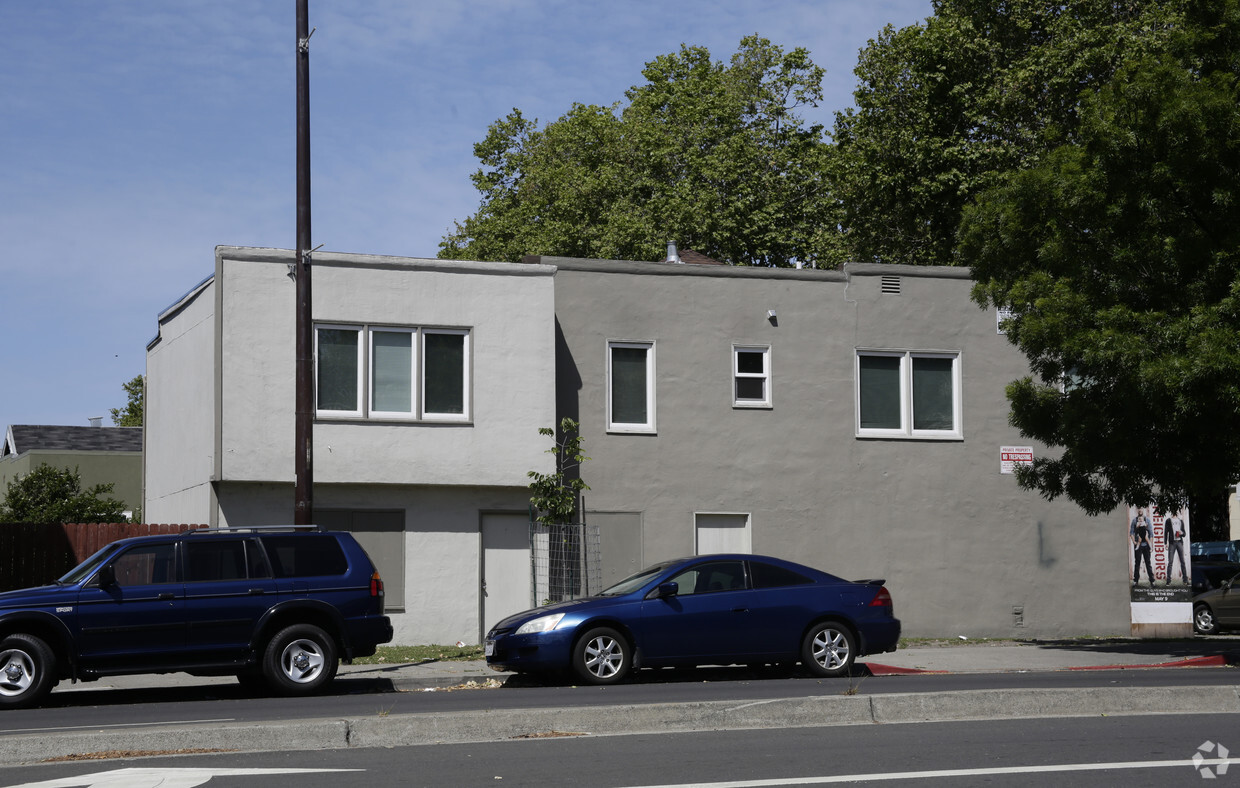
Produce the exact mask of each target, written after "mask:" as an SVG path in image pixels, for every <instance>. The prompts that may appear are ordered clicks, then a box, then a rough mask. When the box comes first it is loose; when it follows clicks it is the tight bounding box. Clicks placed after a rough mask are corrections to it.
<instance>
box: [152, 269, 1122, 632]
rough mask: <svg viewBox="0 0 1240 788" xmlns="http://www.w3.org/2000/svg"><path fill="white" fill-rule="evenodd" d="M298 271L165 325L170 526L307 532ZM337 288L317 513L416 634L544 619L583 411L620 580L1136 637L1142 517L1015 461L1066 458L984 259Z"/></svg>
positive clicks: (199, 294) (227, 274)
mask: <svg viewBox="0 0 1240 788" xmlns="http://www.w3.org/2000/svg"><path fill="white" fill-rule="evenodd" d="M292 260H293V255H292V253H291V252H288V251H281V250H260V249H240V248H233V247H220V248H218V249H217V251H216V266H215V272H214V274H213V276H212V277H210V278H209V279H208V280H206V281H205V282H203V283H202V284H201V285H199V286H198V287H197V288H195V289H194V290H193V291H191V292H190V293H189V294H187V295H186V296H185V297H184V298H182V299H181V300H179V301H178V302H177V303H176V304H174V305H173V306H172V307H170V308H169V309H168V310H166V311H165V312H164V313H162V314H161V315H160V317H159V336H158V337H157V338H156V339H155V340H153V341H152V343H151V345H150V346H149V348H148V362H147V366H148V369H147V375H148V377H147V411H146V412H147V431H148V438H147V482H146V484H147V498H146V510H147V512H148V520H150V521H152V522H155V521H184V522H203V521H206V522H211V523H213V524H218V525H221V526H223V525H256V524H266V523H286V522H288V521H289V520H290V519H291V514H292V507H293V467H294V464H293V456H292V452H293V447H294V442H293V427H294V402H295V400H294V367H295V357H294V325H295V315H294V309H295V296H294V282H293V280H292V279H291V278H290V272H289V265H288V264H289V263H291V262H292ZM313 275H314V299H313V318H314V322H315V327H316V337H317V347H316V375H317V384H316V388H317V391H316V394H317V414H316V415H317V417H316V422H315V425H314V480H315V487H314V508H315V519H316V520H317V521H318V522H320V523H322V524H324V525H329V526H332V527H341V528H348V529H350V530H353V531H354V532H356V533H358V534H359V537H360V538H361V539H362V540H363V542H364V544H365V545H366V547H367V549H368V551H369V552H370V554H371V555H372V557H374V558H375V560H376V563H378V564H379V566H380V570H381V571H382V572H383V575H384V578H385V580H386V581H387V589H388V606H389V608H390V610H391V611H392V614H393V619H394V622H395V624H396V627H397V641H398V642H422V643H427V642H440V643H442V642H452V641H455V640H464V641H467V642H478V640H479V638H480V637H481V635H482V633H483V632H484V631H485V629H486V627H487V626H489V625H490V624H492V623H494V622H495V621H496V620H498V618H499V617H500V616H501V615H502V614H503V613H505V612H508V611H510V610H514V609H521V608H525V607H529V606H530V605H531V604H535V603H537V602H538V601H539V600H535V599H534V598H533V597H534V596H536V593H534V592H532V590H531V589H532V584H531V580H530V577H531V574H532V569H531V566H530V563H531V562H530V555H529V547H530V539H529V536H528V529H527V521H528V515H527V506H528V491H527V489H526V484H527V482H528V479H527V478H526V476H527V473H528V472H529V471H530V470H540V471H543V472H547V471H549V470H551V467H552V465H551V463H552V458H551V457H550V455H548V454H546V453H545V452H546V449H548V448H549V447H550V442H549V441H548V440H547V439H546V438H543V437H541V436H539V435H538V429H539V428H540V427H547V426H552V425H554V424H556V423H558V421H559V419H560V418H561V417H564V416H568V417H572V418H573V419H575V420H577V421H578V422H580V424H581V434H582V435H583V436H584V438H585V446H584V448H585V453H586V455H588V456H589V457H590V460H589V461H587V462H586V463H585V464H584V466H583V468H582V475H583V477H584V478H585V480H586V481H587V482H588V484H589V485H590V488H591V490H590V491H589V492H588V493H587V494H586V514H587V519H588V521H589V522H590V523H591V525H592V526H597V527H598V528H599V531H600V533H601V540H602V565H603V575H604V578H605V580H610V579H617V578H618V577H620V576H622V575H623V574H625V573H627V572H628V571H630V570H632V569H636V568H639V567H640V566H641V565H644V564H647V563H650V562H653V561H656V560H659V559H663V558H669V557H673V556H677V555H686V554H692V553H705V552H717V551H721V550H729V551H740V552H745V551H753V552H759V553H768V554H772V555H778V556H782V557H786V558H791V559H793V560H798V561H802V562H805V563H808V564H811V565H814V566H818V567H820V568H822V569H825V570H827V571H830V572H834V573H836V574H839V575H841V576H844V577H848V578H852V579H860V578H869V577H885V578H886V579H887V585H888V587H889V588H890V589H891V591H892V593H893V595H894V597H895V600H896V612H897V615H899V617H900V618H901V619H902V620H903V621H904V624H905V632H906V634H908V635H910V636H955V635H965V636H968V637H982V636H990V637H994V636H1001V637H1010V636H1024V637H1053V636H1061V635H1076V634H1083V633H1091V634H1119V633H1124V634H1126V633H1127V632H1128V629H1129V607H1128V604H1129V602H1128V591H1127V587H1126V585H1125V579H1124V578H1125V576H1126V568H1125V566H1124V561H1125V558H1124V546H1123V545H1124V541H1123V540H1124V532H1123V528H1122V521H1121V519H1120V518H1106V517H1101V518H1090V517H1087V516H1085V515H1084V514H1083V513H1082V512H1081V511H1080V510H1079V509H1078V508H1077V507H1075V506H1074V505H1072V504H1071V503H1069V502H1067V501H1063V500H1060V501H1055V502H1047V501H1045V500H1043V499H1042V498H1040V497H1039V496H1038V495H1037V494H1036V493H1032V492H1028V491H1025V490H1021V489H1020V488H1019V487H1018V486H1017V484H1016V482H1015V477H1014V476H1013V475H1012V474H1011V473H1010V471H1011V463H1010V461H1009V462H1004V459H1005V458H1004V456H1002V450H1003V449H1004V448H1012V447H1013V445H1014V444H1015V445H1016V446H1015V447H1016V448H1018V449H1020V450H1021V451H1020V452H1017V455H1019V456H1023V455H1024V454H1025V453H1026V452H1025V450H1026V449H1027V450H1029V451H1032V452H1034V453H1037V452H1040V451H1044V450H1045V449H1043V448H1041V447H1037V446H1033V447H1028V446H1024V445H1022V444H1026V443H1027V441H1025V440H1023V439H1021V438H1020V437H1019V435H1018V433H1017V432H1016V431H1015V430H1014V429H1013V428H1012V427H1010V426H1009V425H1008V419H1007V414H1008V403H1007V401H1006V399H1005V396H1004V386H1005V385H1006V384H1007V383H1008V382H1009V381H1011V380H1013V379H1015V378H1017V377H1020V376H1022V375H1025V374H1027V367H1026V365H1025V362H1024V359H1023V357H1022V356H1021V355H1020V354H1019V353H1018V352H1017V351H1016V350H1015V349H1014V348H1013V347H1012V346H1011V345H1010V344H1009V343H1008V342H1007V340H1006V339H1005V337H1003V336H1002V334H1001V333H1000V326H999V322H998V320H997V316H996V315H995V313H994V312H993V311H984V310H981V309H979V308H978V307H977V306H976V305H975V304H973V303H972V302H971V301H970V299H969V291H970V287H971V282H970V280H969V278H968V272H967V271H965V270H963V269H955V268H950V269H944V268H919V267H902V266H873V265H850V266H848V267H847V268H846V269H845V270H843V271H813V270H789V269H765V268H739V267H731V266H719V265H694V264H684V263H677V262H662V263H641V262H628V261H615V260H577V259H565V258H549V257H532V258H527V259H526V260H525V261H523V262H521V263H470V262H455V261H439V260H424V259H411V258H390V257H374V256H365V255H347V254H335V253H331V254H328V253H323V252H319V253H316V255H315V257H314V274H313ZM1009 459H1010V458H1009ZM1112 520H1114V522H1112Z"/></svg>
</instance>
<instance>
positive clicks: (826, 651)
mask: <svg viewBox="0 0 1240 788" xmlns="http://www.w3.org/2000/svg"><path fill="white" fill-rule="evenodd" d="M856 656H857V644H856V638H854V637H853V633H852V632H851V631H850V630H849V629H848V627H846V626H845V625H843V624H841V623H839V622H837V621H824V622H822V623H820V624H815V625H814V626H813V627H811V628H810V630H809V632H806V633H805V639H804V640H802V641H801V664H803V665H804V666H805V667H806V668H807V669H808V670H809V672H810V673H813V674H814V675H815V676H843V675H845V674H847V673H848V671H849V669H851V668H852V664H853V660H854V659H855V658H856Z"/></svg>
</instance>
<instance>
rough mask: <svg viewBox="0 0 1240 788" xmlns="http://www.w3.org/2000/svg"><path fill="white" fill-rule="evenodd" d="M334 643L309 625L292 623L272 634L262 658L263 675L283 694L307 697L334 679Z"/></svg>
mask: <svg viewBox="0 0 1240 788" xmlns="http://www.w3.org/2000/svg"><path fill="white" fill-rule="evenodd" d="M339 664H340V660H339V657H338V656H337V654H336V642H335V641H334V640H332V638H331V636H330V635H328V634H327V633H326V632H324V631H323V630H322V629H320V628H319V627H316V626H314V625H313V624H295V625H293V626H291V627H286V628H284V629H282V630H280V631H279V632H278V633H276V636H275V637H273V638H272V639H271V641H270V642H269V643H268V644H267V649H266V651H265V653H264V655H263V675H265V676H266V677H267V682H268V683H269V684H270V685H271V687H272V689H274V690H275V691H276V692H279V693H281V694H283V695H309V694H310V693H313V692H317V691H318V690H320V689H322V688H323V686H324V685H326V684H327V683H328V682H330V681H331V680H332V679H333V678H335V676H336V668H337V667H339Z"/></svg>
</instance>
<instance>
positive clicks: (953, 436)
mask: <svg viewBox="0 0 1240 788" xmlns="http://www.w3.org/2000/svg"><path fill="white" fill-rule="evenodd" d="M853 437H854V438H856V439H857V440H860V441H931V442H938V443H962V442H964V436H963V435H961V434H959V433H942V434H938V435H933V434H926V435H917V434H914V435H909V434H907V433H892V432H881V433H875V432H858V433H855V434H854V435H853Z"/></svg>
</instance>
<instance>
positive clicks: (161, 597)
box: [156, 591, 177, 602]
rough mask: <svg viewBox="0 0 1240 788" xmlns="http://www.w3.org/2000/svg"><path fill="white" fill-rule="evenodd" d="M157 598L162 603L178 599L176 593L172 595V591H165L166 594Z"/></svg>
mask: <svg viewBox="0 0 1240 788" xmlns="http://www.w3.org/2000/svg"><path fill="white" fill-rule="evenodd" d="M156 598H157V599H158V600H159V601H160V602H165V601H167V600H170V599H176V598H177V595H176V594H174V593H172V592H171V591H165V592H164V593H162V594H160V595H159V596H158V597H156Z"/></svg>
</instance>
